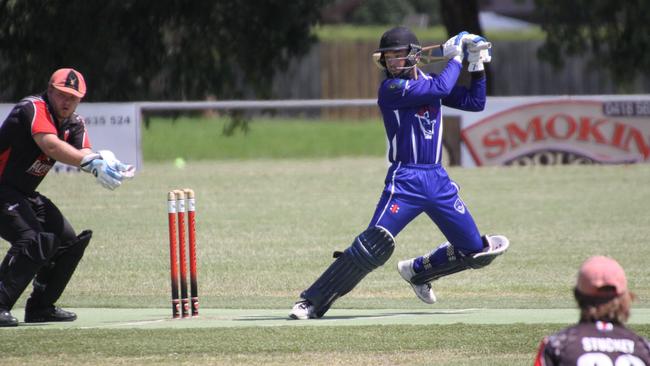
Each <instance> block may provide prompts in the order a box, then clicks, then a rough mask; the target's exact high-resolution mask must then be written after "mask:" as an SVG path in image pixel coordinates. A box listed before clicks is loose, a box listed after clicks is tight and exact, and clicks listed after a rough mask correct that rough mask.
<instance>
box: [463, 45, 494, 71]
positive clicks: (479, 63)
mask: <svg viewBox="0 0 650 366" xmlns="http://www.w3.org/2000/svg"><path fill="white" fill-rule="evenodd" d="M490 52H491V50H490V49H485V50H472V51H469V54H468V56H467V62H469V66H468V67H467V71H469V72H476V71H483V70H485V66H484V65H483V64H484V63H489V62H490V61H492V56H491V55H490Z"/></svg>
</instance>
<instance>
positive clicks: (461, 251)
mask: <svg viewBox="0 0 650 366" xmlns="http://www.w3.org/2000/svg"><path fill="white" fill-rule="evenodd" d="M486 45H488V42H487V41H486V40H485V38H483V37H480V36H477V35H473V34H468V33H467V32H462V33H460V34H458V35H456V36H454V37H452V38H451V39H449V40H448V41H447V42H446V43H445V44H444V45H443V46H442V51H443V55H444V57H445V58H446V59H448V62H447V65H446V66H445V68H444V70H442V72H441V73H440V74H439V75H435V74H426V73H424V72H423V71H421V70H420V69H419V68H418V66H417V64H418V61H419V60H420V56H421V52H422V47H421V46H420V43H419V41H418V39H417V38H416V36H415V35H414V34H413V33H412V32H411V31H410V30H409V29H408V28H405V27H396V28H393V29H390V30H388V31H387V32H386V33H384V34H383V36H382V37H381V40H380V43H379V49H378V50H377V51H376V52H380V53H381V56H380V58H379V63H380V65H381V66H382V67H383V68H384V70H385V72H386V79H385V80H384V81H383V82H382V83H381V85H380V86H379V92H378V100H377V104H378V105H379V109H380V110H381V114H382V116H383V120H384V127H385V129H386V138H387V141H388V160H389V162H390V167H389V168H388V172H387V174H386V178H385V186H384V189H383V192H382V193H381V197H380V198H379V202H378V203H377V208H376V210H375V213H374V215H373V216H372V219H371V220H370V224H369V225H368V227H367V228H366V230H365V231H363V232H362V233H361V234H359V236H357V237H356V238H355V239H354V241H353V243H352V245H351V246H350V247H349V248H347V249H346V250H345V251H343V252H337V253H335V258H336V260H335V261H334V262H333V263H332V264H331V265H330V267H329V268H327V270H325V272H323V274H322V275H321V276H320V277H319V278H318V279H317V280H316V282H314V283H313V284H312V285H311V286H310V287H309V288H307V289H306V290H305V291H303V292H302V293H301V295H300V297H301V299H300V300H299V301H298V302H296V303H295V305H294V306H293V309H292V310H291V313H290V315H289V316H290V318H292V319H312V318H320V317H322V316H323V315H324V314H325V313H326V312H327V310H328V309H329V308H330V307H331V306H332V304H333V303H334V301H336V299H338V298H339V297H341V296H343V295H345V294H347V293H348V292H350V291H351V290H352V289H353V288H354V287H355V286H356V285H357V284H358V283H359V282H360V281H361V280H362V279H363V278H364V277H365V276H366V275H367V274H368V273H370V272H371V271H373V270H374V269H376V268H377V267H379V266H382V265H383V264H384V263H386V262H387V261H388V259H389V258H390V257H391V255H392V253H393V250H394V248H395V237H396V236H397V235H398V234H399V233H400V231H402V229H404V227H405V226H406V225H408V224H409V223H410V222H411V221H412V220H413V219H415V218H416V217H417V216H418V215H420V214H421V213H425V214H426V215H427V216H429V218H430V219H431V221H433V223H434V224H435V225H436V226H437V227H438V228H439V229H440V230H441V231H442V233H443V234H444V235H445V237H446V238H447V240H448V241H447V242H445V243H444V244H442V245H440V246H438V247H437V248H435V249H433V250H432V251H431V252H430V253H428V254H425V255H423V256H420V257H416V258H412V259H408V260H403V261H400V262H399V263H398V264H397V269H398V272H399V274H400V275H401V276H402V278H403V279H404V280H406V282H408V283H409V285H411V286H412V288H413V290H414V291H415V294H416V295H417V297H418V298H419V299H420V300H422V301H424V302H425V303H428V304H433V303H434V302H436V297H435V295H434V292H433V290H432V288H431V281H434V280H436V279H439V278H441V277H444V276H448V275H451V274H454V273H456V272H460V271H463V270H466V269H469V268H482V267H485V266H487V265H488V264H490V263H491V262H492V261H493V260H494V259H495V258H496V257H497V256H499V255H500V254H502V253H504V252H505V251H506V249H507V248H508V246H509V241H508V239H507V238H506V237H505V236H502V235H481V234H480V233H479V230H478V228H477V227H476V223H475V222H474V219H473V218H472V215H471V214H470V212H469V209H468V208H467V207H466V206H465V203H464V202H463V201H462V200H461V198H460V196H459V186H458V184H456V183H455V182H453V181H452V180H451V179H450V178H449V176H448V175H447V172H446V170H445V168H444V167H443V166H442V165H441V155H442V122H443V120H442V113H441V110H442V106H443V105H444V106H447V107H451V108H456V109H460V110H465V111H481V110H483V108H484V106H485V100H486V96H485V94H486V80H485V79H486V77H485V72H484V66H483V62H489V61H490V59H491V57H490V55H489V50H488V49H487V47H486ZM465 52H466V53H467V61H468V62H469V71H470V72H471V85H470V87H469V88H466V87H463V86H459V85H456V81H457V79H458V76H459V75H460V72H461V70H462V61H463V57H465Z"/></svg>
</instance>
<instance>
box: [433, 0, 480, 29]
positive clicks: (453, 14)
mask: <svg viewBox="0 0 650 366" xmlns="http://www.w3.org/2000/svg"><path fill="white" fill-rule="evenodd" d="M478 12H479V6H478V0H463V1H458V0H441V1H440V15H441V17H442V24H444V25H445V28H446V29H447V33H448V34H449V37H451V36H453V35H456V34H458V33H460V32H462V31H467V32H469V33H473V34H483V30H482V29H481V23H480V22H479V20H478Z"/></svg>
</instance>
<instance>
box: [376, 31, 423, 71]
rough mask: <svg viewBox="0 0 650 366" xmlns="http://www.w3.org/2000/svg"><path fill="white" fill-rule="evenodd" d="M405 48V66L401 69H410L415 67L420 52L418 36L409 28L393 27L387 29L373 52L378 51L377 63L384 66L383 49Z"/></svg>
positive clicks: (396, 49) (397, 49)
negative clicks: (379, 54)
mask: <svg viewBox="0 0 650 366" xmlns="http://www.w3.org/2000/svg"><path fill="white" fill-rule="evenodd" d="M399 50H407V51H408V52H407V56H406V57H405V59H406V60H407V62H406V66H407V67H404V68H401V70H410V69H412V68H414V67H415V65H416V64H417V61H418V57H419V56H420V52H422V46H420V41H418V38H417V37H416V36H415V34H413V32H411V30H410V29H408V28H406V27H402V26H400V27H395V28H392V29H389V30H387V31H386V32H385V33H384V34H383V35H382V36H381V40H380V41H379V48H378V49H377V50H375V52H380V53H381V56H380V57H379V63H380V64H381V65H382V66H383V67H384V68H386V60H385V59H384V52H385V51H399Z"/></svg>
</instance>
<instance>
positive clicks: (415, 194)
mask: <svg viewBox="0 0 650 366" xmlns="http://www.w3.org/2000/svg"><path fill="white" fill-rule="evenodd" d="M458 192H459V187H458V185H457V184H456V183H454V182H453V181H452V180H451V179H450V178H449V176H448V175H447V171H446V170H445V168H444V167H443V166H442V165H440V164H436V165H419V164H403V163H393V164H392V165H391V167H390V168H389V169H388V172H387V174H386V180H385V187H384V190H383V192H382V195H381V198H380V199H379V202H378V203H377V208H376V210H375V214H374V215H373V217H372V220H371V221H370V224H369V225H368V226H369V227H372V226H381V227H383V228H385V229H386V230H388V231H389V232H390V233H391V234H393V236H397V234H399V232H400V231H402V229H404V227H406V225H408V223H409V222H411V221H412V220H413V219H415V218H416V217H417V216H418V215H419V214H421V213H422V212H424V213H426V214H427V215H428V216H429V217H430V218H431V220H432V221H433V222H434V223H435V224H436V225H437V226H438V228H439V229H440V231H441V232H442V233H443V235H444V236H445V237H446V238H447V240H448V241H449V242H450V243H451V244H452V245H453V246H454V248H455V249H456V250H459V251H461V252H463V253H465V254H468V253H476V252H479V251H481V250H482V249H483V242H482V240H481V235H480V233H479V231H478V228H477V227H476V223H475V222H474V219H473V218H472V215H471V214H470V213H469V210H468V209H467V207H466V206H465V203H464V202H463V201H462V200H461V199H460V196H459V195H458Z"/></svg>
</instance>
